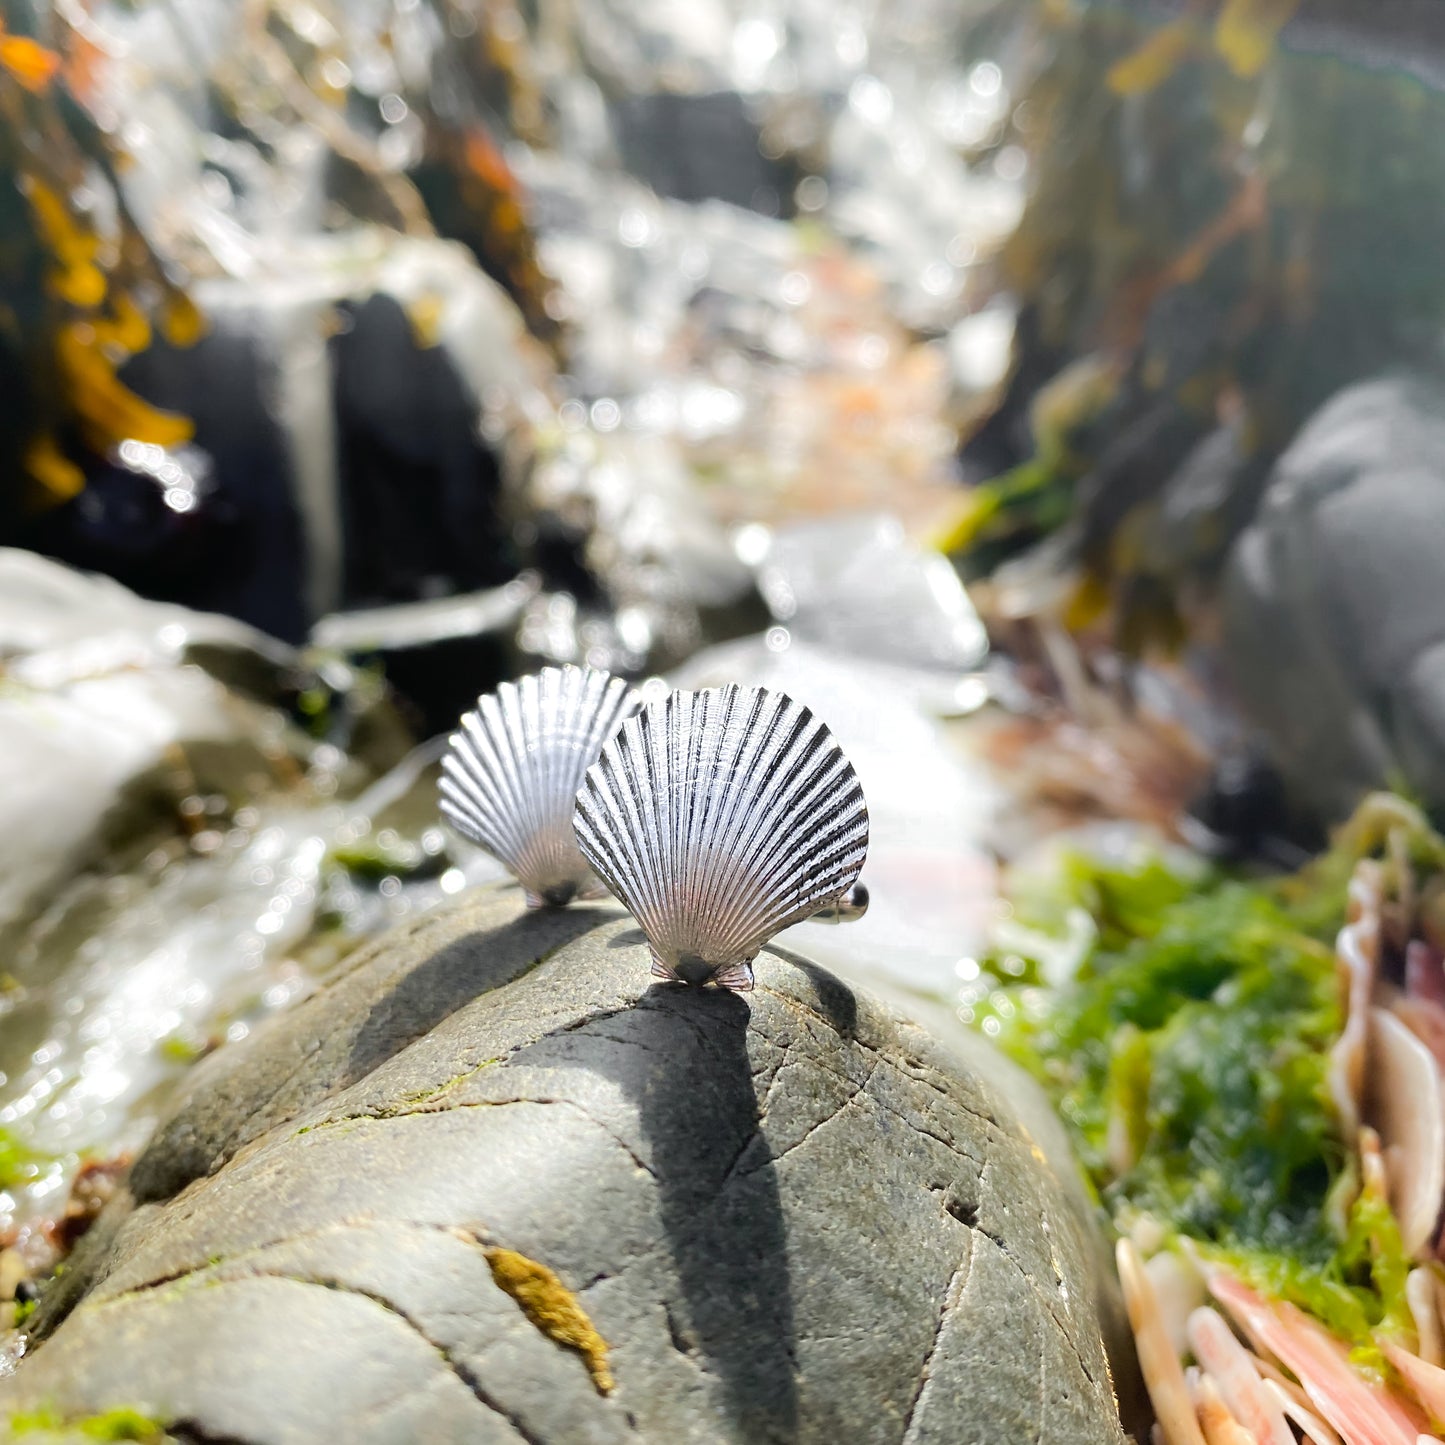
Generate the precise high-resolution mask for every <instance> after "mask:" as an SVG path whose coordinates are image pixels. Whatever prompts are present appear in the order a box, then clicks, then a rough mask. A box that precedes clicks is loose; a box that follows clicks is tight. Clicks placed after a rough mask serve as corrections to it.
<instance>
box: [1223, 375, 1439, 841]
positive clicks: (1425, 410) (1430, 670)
mask: <svg viewBox="0 0 1445 1445" xmlns="http://www.w3.org/2000/svg"><path fill="white" fill-rule="evenodd" d="M1441 397H1442V386H1441V383H1440V381H1439V380H1437V379H1433V378H1425V377H1417V376H1394V377H1385V378H1381V379H1377V380H1374V381H1369V382H1364V383H1362V384H1360V385H1359V386H1353V387H1350V388H1348V389H1347V390H1345V391H1342V392H1341V393H1339V395H1338V396H1336V397H1335V398H1334V399H1333V400H1332V401H1330V402H1329V403H1328V405H1326V406H1324V407H1323V408H1321V410H1320V411H1319V413H1318V414H1317V415H1316V416H1315V417H1313V418H1312V419H1311V420H1310V422H1309V423H1308V424H1307V425H1306V426H1305V427H1304V428H1303V429H1302V430H1301V431H1300V433H1299V435H1298V436H1297V437H1296V439H1295V441H1294V442H1293V444H1292V445H1291V446H1290V447H1289V449H1288V450H1287V451H1286V452H1285V453H1284V455H1283V456H1282V457H1281V458H1280V460H1279V462H1278V464H1277V465H1276V467H1275V469H1274V472H1273V473H1272V475H1271V476H1270V479H1269V482H1268V487H1267V491H1266V493H1265V499H1264V504H1263V507H1262V509H1261V511H1260V514H1259V516H1258V518H1257V520H1256V521H1255V522H1254V524H1253V525H1252V526H1251V527H1250V528H1249V529H1248V530H1247V531H1246V532H1245V533H1244V534H1243V536H1242V537H1241V538H1240V540H1239V543H1238V545H1237V546H1236V548H1235V550H1234V552H1233V554H1232V556H1231V559H1230V563H1229V567H1228V569H1227V571H1226V574H1225V581H1224V591H1223V610H1224V627H1225V643H1226V648H1227V653H1228V658H1229V661H1230V664H1231V670H1232V672H1233V676H1234V680H1235V683H1236V685H1237V686H1238V689H1239V692H1240V695H1241V698H1242V700H1243V702H1244V704H1245V706H1246V708H1247V710H1248V712H1249V713H1250V714H1251V716H1252V717H1253V718H1254V720H1255V721H1256V722H1257V723H1258V724H1259V725H1260V727H1261V728H1262V729H1263V732H1264V735H1265V738H1266V741H1267V744H1268V747H1269V749H1270V753H1271V756H1272V759H1273V761H1274V762H1275V763H1276V764H1277V766H1278V767H1279V769H1280V771H1281V772H1282V773H1283V774H1284V776H1285V778H1286V779H1287V781H1288V782H1289V784H1290V785H1291V787H1292V789H1293V790H1294V791H1295V793H1296V794H1297V795H1298V796H1299V797H1300V798H1301V799H1302V800H1303V801H1304V802H1305V803H1307V804H1308V805H1309V806H1310V807H1312V808H1313V809H1314V810H1316V811H1317V812H1318V813H1319V814H1320V815H1321V816H1323V817H1325V818H1327V819H1329V818H1340V817H1344V816H1345V815H1346V814H1347V813H1348V812H1349V811H1350V810H1351V808H1352V807H1353V805H1354V803H1355V802H1356V801H1357V800H1358V798H1359V797H1360V795H1361V794H1362V793H1364V792H1366V791H1367V790H1369V789H1370V788H1374V787H1378V786H1381V785H1383V784H1386V783H1403V784H1404V785H1406V786H1408V787H1409V788H1410V789H1412V790H1413V791H1414V792H1416V793H1418V794H1419V795H1420V796H1421V797H1422V798H1424V799H1425V800H1426V801H1427V802H1428V803H1430V804H1432V805H1439V804H1441V803H1445V592H1442V589H1441V587H1440V559H1441V557H1442V556H1445V415H1442V410H1441Z"/></svg>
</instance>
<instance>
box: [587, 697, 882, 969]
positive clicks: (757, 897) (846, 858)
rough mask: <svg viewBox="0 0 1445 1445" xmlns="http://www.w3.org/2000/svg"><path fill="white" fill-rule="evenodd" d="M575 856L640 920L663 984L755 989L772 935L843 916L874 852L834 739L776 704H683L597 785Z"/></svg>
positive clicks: (643, 724)
mask: <svg viewBox="0 0 1445 1445" xmlns="http://www.w3.org/2000/svg"><path fill="white" fill-rule="evenodd" d="M575 821H576V829H577V842H578V846H579V847H580V848H581V850H582V856H583V857H584V858H585V859H586V860H587V861H588V863H590V864H591V865H592V867H593V869H594V870H595V871H596V873H597V875H598V876H599V877H600V878H602V879H603V880H604V881H605V882H606V884H607V886H608V887H609V888H611V889H612V891H613V892H614V893H615V894H616V895H617V896H618V897H619V898H620V899H621V900H622V901H623V903H625V904H626V905H627V907H628V908H629V909H631V911H632V913H633V914H634V916H635V917H636V918H637V921H638V923H640V924H641V925H642V931H643V932H644V933H645V934H646V935H647V939H648V942H649V943H650V944H651V945H652V956H653V972H654V973H655V974H657V975H658V976H659V977H662V978H670V979H677V978H681V979H683V980H685V981H687V982H689V983H707V982H709V981H711V982H715V983H718V984H721V985H723V986H724V987H726V988H738V989H745V988H751V987H752V960H753V958H754V957H756V955H757V952H758V950H759V949H760V948H761V947H762V946H763V944H765V943H766V942H767V941H768V939H770V938H771V937H772V936H773V935H774V934H775V933H778V932H780V931H781V930H782V929H784V928H787V927H788V926H789V925H790V924H794V923H798V922H800V921H801V920H802V919H804V918H807V917H809V916H811V915H812V914H814V913H816V912H818V911H819V910H820V909H822V908H826V907H830V906H835V905H836V904H837V902H838V900H839V899H840V898H841V896H842V895H843V894H844V893H845V892H847V890H848V889H850V888H851V887H852V886H853V884H854V883H855V882H856V881H857V878H858V873H859V870H860V869H861V868H862V866H863V858H864V855H865V854H866V853H867V851H868V810H867V808H866V806H865V805H864V802H863V789H862V787H861V786H860V785H859V782H858V775H857V774H856V773H855V772H854V771H853V767H852V764H851V763H849V761H848V759H847V758H846V757H845V756H844V755H843V750H842V749H841V748H840V747H839V746H838V744H837V742H836V741H835V740H834V738H833V735H832V733H830V732H829V731H828V729H827V728H826V727H824V726H823V724H822V723H820V722H819V721H818V720H817V719H816V718H815V717H814V716H813V714H812V713H811V712H809V711H808V709H807V708H806V707H804V706H802V704H800V703H797V702H794V701H793V699H792V698H790V697H787V696H785V695H784V694H783V693H780V692H772V691H769V690H768V689H767V688H761V687H754V688H748V689H747V690H746V691H744V690H742V689H740V688H738V687H736V686H729V687H723V688H707V689H705V690H704V691H701V692H674V693H672V694H670V695H669V696H668V697H667V698H665V699H664V700H662V701H661V702H656V703H651V704H649V705H648V706H647V707H644V708H643V709H642V711H641V712H639V713H638V714H637V716H636V717H634V718H632V719H630V720H629V721H628V722H626V723H625V724H624V725H623V727H622V728H621V730H620V731H619V732H618V733H617V735H616V736H615V737H614V738H613V739H612V740H611V742H609V743H608V744H607V746H606V747H604V748H603V749H602V756H601V757H600V758H599V759H598V760H597V762H596V763H595V764H594V765H593V766H592V767H591V768H589V769H588V771H587V777H586V780H585V782H584V783H583V785H582V790H581V792H580V793H579V794H578V796H577V814H576V820H575Z"/></svg>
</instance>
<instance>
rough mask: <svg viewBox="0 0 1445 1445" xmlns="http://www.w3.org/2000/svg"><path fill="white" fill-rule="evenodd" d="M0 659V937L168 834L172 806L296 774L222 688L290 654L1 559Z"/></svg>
mask: <svg viewBox="0 0 1445 1445" xmlns="http://www.w3.org/2000/svg"><path fill="white" fill-rule="evenodd" d="M0 659H3V664H4V668H5V678H6V687H5V690H4V694H3V696H0V756H3V757H4V758H5V764H6V779H7V781H6V786H5V787H4V789H3V790H0V931H3V930H5V929H8V928H10V927H13V926H14V925H16V924H17V923H19V922H22V921H24V920H25V919H26V918H28V917H29V916H30V915H31V914H32V913H33V912H34V911H35V910H36V909H37V908H39V907H41V906H43V905H44V904H46V903H48V902H49V901H50V899H51V898H52V896H53V894H54V892H55V889H56V888H57V886H58V885H59V884H60V883H61V882H62V881H64V880H67V879H69V878H71V877H72V876H74V874H75V873H76V872H78V871H79V870H80V869H82V868H86V867H90V866H94V865H95V864H97V863H98V862H99V861H101V859H102V858H103V857H104V856H106V855H107V854H109V853H110V852H111V851H112V850H115V849H118V848H122V847H123V848H124V849H126V850H127V851H129V852H131V853H136V852H137V850H139V851H141V852H143V851H144V850H145V848H147V847H149V846H151V845H152V844H153V842H154V839H155V836H156V833H157V831H158V829H159V830H161V831H164V832H165V833H167V834H170V835H174V834H175V833H176V832H177V831H179V830H180V829H181V827H182V825H183V819H182V817H181V815H180V813H179V812H178V808H179V805H180V804H181V802H182V801H183V800H184V799H185V798H187V797H189V796H195V795H199V794H210V793H219V794H225V795H227V796H229V797H233V798H234V797H237V796H240V795H244V794H253V793H259V792H264V791H265V790H266V789H267V787H274V786H277V785H278V784H279V783H280V782H281V781H282V780H283V779H285V778H287V777H295V776H296V775H298V773H299V771H300V767H301V758H302V756H303V754H304V751H305V750H306V748H307V747H308V746H309V745H308V744H307V743H306V741H305V739H304V738H302V737H301V736H300V735H299V734H296V733H295V732H294V730H292V731H290V732H288V730H287V728H286V726H285V722H284V719H283V718H282V716H281V715H280V714H278V713H277V712H275V711H274V710H273V709H272V708H270V707H267V706H265V705H264V704H263V703H261V702H260V701H258V700H256V698H255V697H254V695H252V696H247V695H245V694H244V693H243V692H240V691H233V690H232V688H231V687H230V686H229V685H228V681H226V680H223V679H234V680H238V681H239V680H241V679H243V678H244V679H248V680H251V681H253V682H254V683H255V685H256V687H257V688H258V689H259V688H260V687H262V686H264V685H265V684H264V680H265V679H269V680H270V682H271V684H272V685H277V684H278V674H279V673H280V672H282V671H283V670H284V669H285V668H286V666H287V665H288V664H291V665H294V663H295V658H294V655H293V654H291V653H290V650H289V649H287V648H284V647H281V646H280V645H279V644H276V643H273V642H271V641H270V640H269V639H267V638H264V637H263V636H262V635H260V634H258V633H255V632H253V631H252V630H251V629H249V628H247V627H245V626H244V625H242V624H240V623H237V622H234V621H232V620H231V619H229V618H219V617H210V616H207V615H205V614H201V613H194V612H189V611H187V610H186V609H185V608H180V607H170V606H165V605H162V604H155V603H148V602H144V601H142V599H140V598H138V597H136V596H135V595H134V594H133V593H130V592H128V591H126V590H125V588H123V587H121V586H119V585H118V584H116V583H114V582H110V581H108V580H106V579H104V578H99V577H89V576H85V575H84V574H81V573H77V572H72V571H70V570H69V569H68V568H65V567H61V566H59V565H57V564H55V563H52V562H48V561H46V560H45V559H43V558H40V557H36V556H33V555H31V554H30V553H26V552H19V551H10V550H0ZM197 661H204V662H207V663H214V664H215V665H216V667H217V670H218V673H219V675H217V674H215V673H212V672H210V671H207V670H204V669H203V668H202V667H201V666H196V665H194V664H195V663H196V662H197Z"/></svg>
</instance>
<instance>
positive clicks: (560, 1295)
mask: <svg viewBox="0 0 1445 1445" xmlns="http://www.w3.org/2000/svg"><path fill="white" fill-rule="evenodd" d="M486 1255H487V1263H488V1264H489V1265H491V1267H492V1278H493V1279H494V1280H496V1282H497V1285H498V1287H499V1288H501V1289H504V1290H505V1291H506V1292H507V1293H508V1294H509V1295H511V1297H512V1298H513V1299H514V1300H516V1302H517V1305H518V1308H520V1309H521V1311H522V1313H523V1314H524V1315H526V1316H527V1318H528V1319H529V1320H531V1322H532V1323H533V1324H534V1325H536V1327H537V1328H538V1329H539V1330H541V1331H542V1333H543V1334H544V1335H546V1336H547V1338H548V1339H549V1340H554V1341H555V1342H556V1343H557V1344H559V1345H564V1346H565V1347H566V1348H567V1349H569V1350H576V1351H577V1353H578V1354H579V1355H581V1356H582V1359H583V1362H584V1363H585V1364H586V1366H587V1373H588V1374H589V1375H591V1376H592V1383H593V1384H594V1385H595V1386H596V1387H597V1393H598V1394H599V1395H608V1394H611V1393H612V1387H613V1383H614V1382H613V1379H612V1371H611V1370H609V1369H608V1368H607V1341H606V1340H604V1339H603V1338H602V1336H601V1335H599V1334H598V1333H597V1330H596V1327H595V1326H594V1325H593V1323H592V1321H591V1320H590V1319H588V1318H587V1313H586V1311H585V1310H583V1308H582V1306H581V1305H579V1304H578V1303H577V1299H576V1297H575V1296H574V1295H573V1294H572V1292H571V1290H569V1289H568V1288H567V1286H566V1285H564V1284H563V1283H562V1281H561V1280H560V1279H558V1278H557V1276H556V1275H555V1274H553V1273H552V1271H551V1270H550V1269H548V1268H547V1266H546V1265H545V1264H539V1263H538V1262H537V1261H536V1260H535V1259H528V1258H527V1256H526V1255H525V1254H518V1253H517V1252H516V1250H513V1249H498V1248H492V1249H488V1250H487V1251H486Z"/></svg>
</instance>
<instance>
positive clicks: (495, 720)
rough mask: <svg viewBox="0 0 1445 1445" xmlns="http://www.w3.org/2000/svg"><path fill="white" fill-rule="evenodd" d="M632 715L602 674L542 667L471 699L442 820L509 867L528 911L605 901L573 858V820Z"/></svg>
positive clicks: (446, 783)
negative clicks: (586, 785)
mask: <svg viewBox="0 0 1445 1445" xmlns="http://www.w3.org/2000/svg"><path fill="white" fill-rule="evenodd" d="M637 705H638V697H637V694H636V693H634V692H633V691H632V690H631V689H630V688H629V687H628V686H627V684H626V683H625V682H623V681H622V679H621V678H616V677H613V676H611V674H609V673H606V672H601V671H598V670H596V669H594V668H590V667H588V668H582V667H544V668H543V669H542V670H541V672H539V673H537V674H536V675H535V676H532V677H524V678H522V679H520V681H518V682H504V683H503V684H502V685H501V686H500V687H499V688H498V689H497V690H496V691H495V692H493V693H488V694H487V695H486V696H484V697H480V698H478V699H477V706H476V709H475V710H474V711H473V712H469V713H466V714H464V715H463V717H462V720H461V724H460V727H459V729H458V731H457V732H455V733H453V734H452V736H451V740H450V742H449V744H448V747H447V752H446V755H445V757H443V759H442V779H441V810H442V813H443V815H444V816H445V818H446V820H447V821H448V822H449V823H450V824H451V825H452V827H454V828H455V829H456V830H457V832H459V833H460V834H461V835H462V836H463V837H465V838H469V839H471V841H472V842H473V843H475V844H477V846H478V847H480V848H484V849H486V851H487V852H488V853H490V854H491V855H492V856H493V857H494V858H496V859H498V860H499V861H500V862H502V863H503V864H505V865H506V867H507V869H508V871H510V872H511V873H512V875H513V876H514V877H515V878H516V879H517V881H518V882H519V883H520V884H521V885H522V887H523V888H524V889H525V890H526V895H527V906H528V907H529V908H540V907H543V906H544V905H549V904H550V905H553V906H557V905H561V904H564V903H570V902H571V901H572V900H573V899H574V898H587V897H599V896H601V895H602V893H603V890H602V888H601V886H600V885H599V884H598V882H597V879H596V878H595V877H594V875H593V873H592V871H591V869H589V868H588V866H587V864H586V863H585V862H584V861H583V858H582V855H581V854H580V853H579V852H578V851H577V840H576V837H575V836H574V834H573V832H572V810H573V807H574V806H575V803H576V798H577V789H578V787H579V786H580V785H581V782H582V775H583V774H584V773H585V772H586V771H587V769H588V767H590V766H591V764H592V763H593V762H595V761H596V759H597V755H598V753H600V752H601V751H602V745H603V743H605V742H606V741H607V739H608V738H609V737H611V736H612V734H613V733H615V732H616V731H617V729H618V727H620V726H621V724H622V722H623V719H625V718H627V717H629V716H630V715H631V714H632V713H633V712H635V711H636V710H637Z"/></svg>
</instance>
